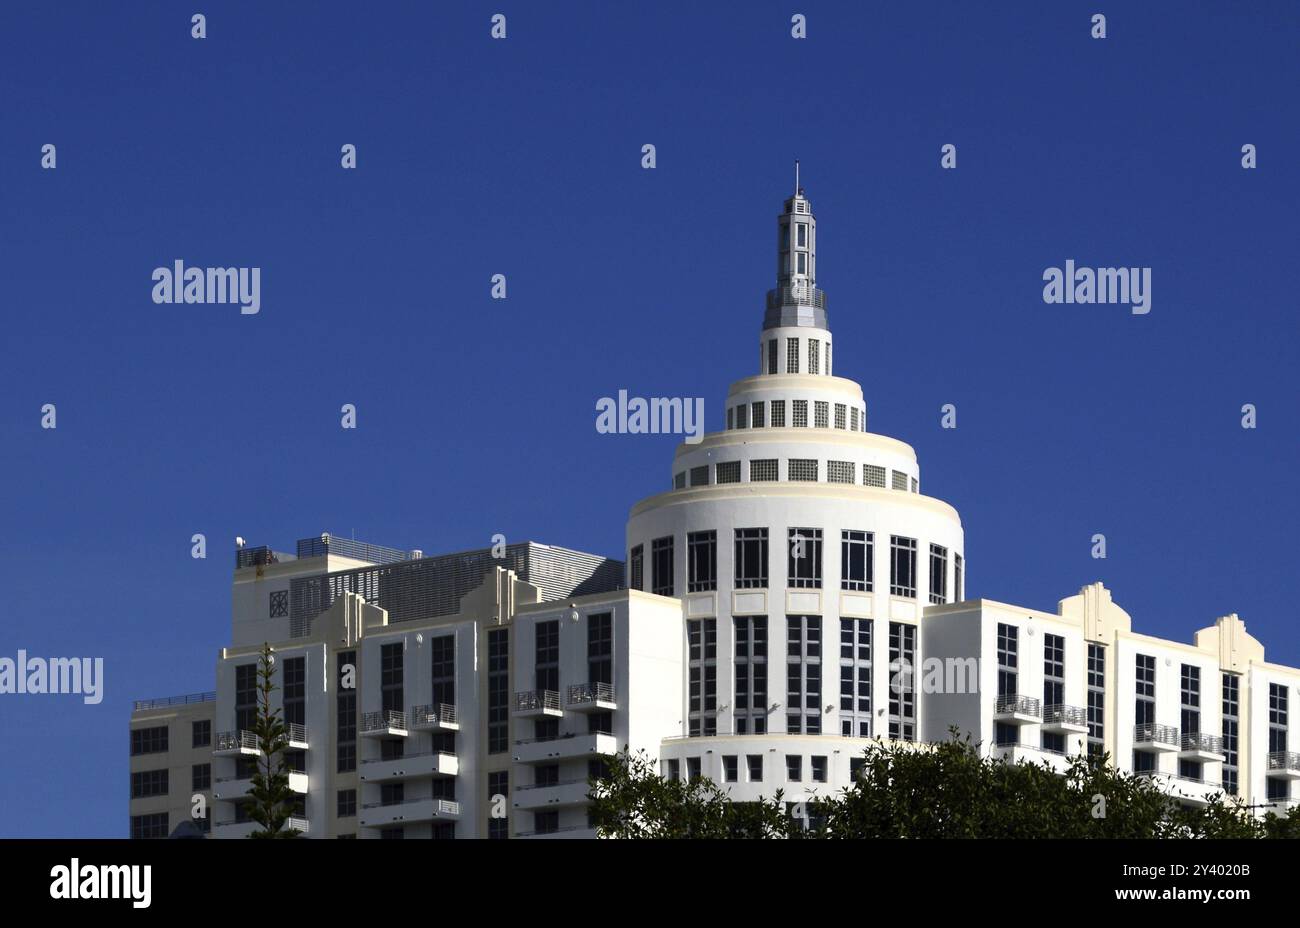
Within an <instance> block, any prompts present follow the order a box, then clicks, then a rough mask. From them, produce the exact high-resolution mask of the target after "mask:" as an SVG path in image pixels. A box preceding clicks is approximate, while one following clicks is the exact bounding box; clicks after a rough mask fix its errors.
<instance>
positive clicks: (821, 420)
mask: <svg viewBox="0 0 1300 928" xmlns="http://www.w3.org/2000/svg"><path fill="white" fill-rule="evenodd" d="M830 408H831V404H830V403H828V402H826V401H825V400H814V401H813V425H814V426H815V427H816V428H819V429H824V428H827V427H829V426H830Z"/></svg>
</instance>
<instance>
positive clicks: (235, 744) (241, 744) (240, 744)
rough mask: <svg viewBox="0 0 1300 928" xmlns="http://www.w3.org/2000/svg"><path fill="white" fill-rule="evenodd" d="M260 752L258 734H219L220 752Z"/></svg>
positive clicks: (229, 732)
mask: <svg viewBox="0 0 1300 928" xmlns="http://www.w3.org/2000/svg"><path fill="white" fill-rule="evenodd" d="M244 749H248V750H253V751H256V750H258V744H257V734H256V732H251V731H222V732H218V733H217V750H218V751H239V750H244Z"/></svg>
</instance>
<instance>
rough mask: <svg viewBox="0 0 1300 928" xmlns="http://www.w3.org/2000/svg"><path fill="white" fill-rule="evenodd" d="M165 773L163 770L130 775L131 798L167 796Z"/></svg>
mask: <svg viewBox="0 0 1300 928" xmlns="http://www.w3.org/2000/svg"><path fill="white" fill-rule="evenodd" d="M167 773H168V771H167V770H165V769H163V770H143V771H140V772H138V773H133V774H131V798H132V799H144V798H146V797H148V796H166V795H167Z"/></svg>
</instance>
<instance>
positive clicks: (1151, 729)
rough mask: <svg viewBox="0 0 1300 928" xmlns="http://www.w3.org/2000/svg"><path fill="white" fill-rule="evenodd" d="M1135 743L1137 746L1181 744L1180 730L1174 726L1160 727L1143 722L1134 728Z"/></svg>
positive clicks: (1152, 723) (1153, 723)
mask: <svg viewBox="0 0 1300 928" xmlns="http://www.w3.org/2000/svg"><path fill="white" fill-rule="evenodd" d="M1133 741H1134V743H1136V744H1149V743H1151V742H1158V743H1160V744H1179V743H1180V741H1179V738H1178V729H1177V728H1176V727H1174V726H1173V725H1158V724H1156V723H1155V722H1143V723H1142V724H1140V725H1134V726H1133Z"/></svg>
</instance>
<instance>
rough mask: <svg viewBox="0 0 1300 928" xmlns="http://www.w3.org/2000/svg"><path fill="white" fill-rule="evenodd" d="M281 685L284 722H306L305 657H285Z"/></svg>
mask: <svg viewBox="0 0 1300 928" xmlns="http://www.w3.org/2000/svg"><path fill="white" fill-rule="evenodd" d="M280 672H281V674H283V678H282V682H281V686H282V687H283V690H282V696H283V700H282V706H283V708H284V716H283V718H284V722H285V724H286V725H306V724H307V659H306V658H305V657H287V658H285V660H284V663H283V665H282V667H281V671H280Z"/></svg>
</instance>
